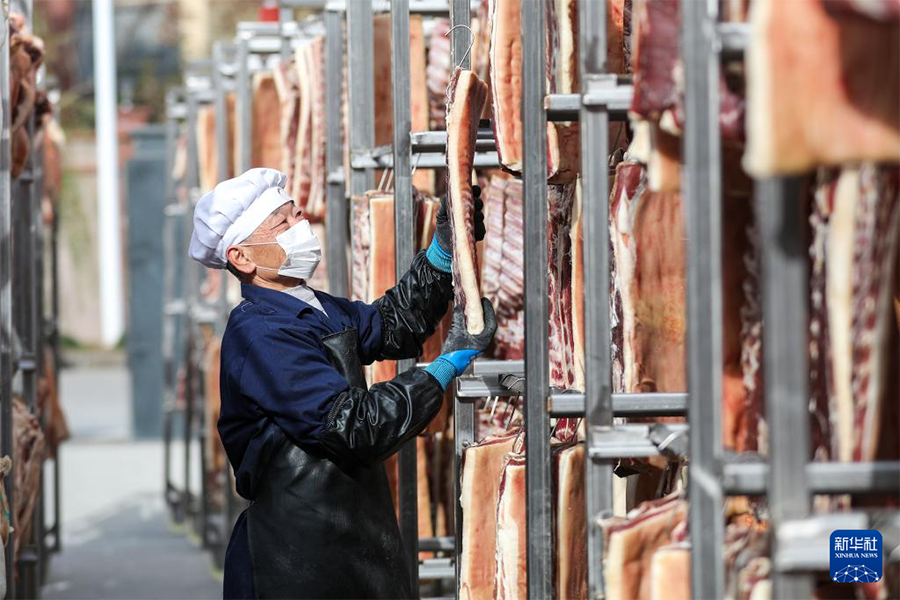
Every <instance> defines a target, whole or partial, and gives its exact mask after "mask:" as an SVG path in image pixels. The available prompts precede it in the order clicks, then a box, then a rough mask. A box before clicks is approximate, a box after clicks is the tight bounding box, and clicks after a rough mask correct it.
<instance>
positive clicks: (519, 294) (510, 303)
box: [496, 179, 525, 317]
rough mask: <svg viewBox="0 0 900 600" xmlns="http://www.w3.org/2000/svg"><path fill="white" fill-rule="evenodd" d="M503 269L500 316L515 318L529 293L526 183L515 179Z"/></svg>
mask: <svg viewBox="0 0 900 600" xmlns="http://www.w3.org/2000/svg"><path fill="white" fill-rule="evenodd" d="M503 219H504V220H503V267H502V270H501V271H500V290H499V291H498V293H497V299H498V301H499V306H497V307H496V308H497V310H498V312H499V313H500V314H502V315H505V316H507V317H508V316H511V315H513V314H514V313H515V312H516V311H518V310H519V309H521V308H522V307H523V306H524V304H523V296H524V294H525V264H524V250H523V248H524V246H525V229H524V220H523V215H522V182H521V180H519V179H513V180H511V181H510V182H509V183H508V184H507V186H506V204H505V213H504V217H503Z"/></svg>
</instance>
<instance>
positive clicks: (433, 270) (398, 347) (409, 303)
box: [373, 250, 453, 360]
mask: <svg viewBox="0 0 900 600" xmlns="http://www.w3.org/2000/svg"><path fill="white" fill-rule="evenodd" d="M452 299H453V277H452V275H451V274H450V273H448V272H444V271H441V270H439V269H438V268H437V267H435V266H434V265H432V264H431V263H430V262H429V261H428V258H427V257H426V256H425V251H424V250H423V251H421V252H419V253H418V254H417V255H416V256H415V258H413V262H412V265H411V266H410V268H409V271H407V272H406V274H405V275H404V276H403V278H402V279H400V281H399V282H398V283H397V285H395V286H394V287H392V288H391V289H389V290H388V291H387V292H386V293H385V294H384V296H382V297H381V298H379V299H378V300H376V301H375V302H374V303H373V305H374V306H375V307H376V308H378V312H379V314H380V315H381V339H382V346H381V353H380V355H379V356H377V357H376V359H377V360H384V359H389V360H398V359H403V358H417V357H418V356H420V355H421V354H422V344H423V343H425V340H427V339H428V338H429V337H431V334H433V333H434V329H435V327H437V325H438V323H440V321H441V319H442V318H443V316H444V314H446V312H447V306H448V305H449V303H450V301H451V300H452Z"/></svg>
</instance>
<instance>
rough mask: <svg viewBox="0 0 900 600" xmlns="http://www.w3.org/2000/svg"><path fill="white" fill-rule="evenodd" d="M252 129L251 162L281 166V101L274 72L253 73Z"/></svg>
mask: <svg viewBox="0 0 900 600" xmlns="http://www.w3.org/2000/svg"><path fill="white" fill-rule="evenodd" d="M252 109H253V132H252V134H251V136H252V139H251V140H250V166H251V167H268V168H270V169H280V168H281V167H282V162H281V155H282V152H283V150H282V147H281V103H280V101H279V98H278V88H277V86H276V85H275V76H274V75H273V74H272V73H270V72H266V73H257V74H256V75H254V76H253V102H252Z"/></svg>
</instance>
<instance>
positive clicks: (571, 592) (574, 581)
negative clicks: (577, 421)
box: [554, 444, 587, 600]
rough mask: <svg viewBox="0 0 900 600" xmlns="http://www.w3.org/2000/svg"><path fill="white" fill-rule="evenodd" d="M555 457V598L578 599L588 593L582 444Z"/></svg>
mask: <svg viewBox="0 0 900 600" xmlns="http://www.w3.org/2000/svg"><path fill="white" fill-rule="evenodd" d="M555 460H556V461H557V465H558V466H557V470H556V475H557V478H556V506H555V524H556V527H555V532H554V533H555V536H556V537H555V551H556V598H559V600H580V599H583V598H586V597H587V534H586V532H587V529H586V525H585V514H586V513H585V503H584V502H585V500H584V444H575V445H570V446H567V447H565V448H563V449H561V450H560V451H559V452H558V453H556V455H555Z"/></svg>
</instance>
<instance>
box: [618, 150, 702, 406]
mask: <svg viewBox="0 0 900 600" xmlns="http://www.w3.org/2000/svg"><path fill="white" fill-rule="evenodd" d="M610 221H611V223H610V226H611V229H612V231H611V239H612V245H613V256H614V260H615V263H616V276H617V278H618V280H619V285H618V288H619V291H620V294H621V298H622V307H623V313H622V316H623V338H624V340H623V341H624V347H623V348H622V351H623V358H624V360H623V364H624V386H625V391H626V393H636V392H681V391H685V390H686V389H687V388H686V385H687V382H686V379H685V378H686V371H685V368H686V367H685V322H684V315H685V312H684V311H685V286H686V281H685V271H684V265H685V262H684V242H683V239H684V228H683V219H682V208H681V198H680V196H679V195H678V194H664V193H655V192H650V191H649V190H647V184H646V176H645V172H644V169H643V167H641V165H640V164H638V163H633V162H625V163H621V164H619V165H618V166H617V167H616V179H615V185H614V187H613V191H612V196H611V199H610Z"/></svg>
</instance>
